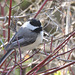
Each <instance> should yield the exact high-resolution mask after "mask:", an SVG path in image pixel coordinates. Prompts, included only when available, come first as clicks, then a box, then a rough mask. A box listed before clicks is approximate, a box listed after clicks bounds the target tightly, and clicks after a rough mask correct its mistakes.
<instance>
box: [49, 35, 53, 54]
mask: <svg viewBox="0 0 75 75" xmlns="http://www.w3.org/2000/svg"><path fill="white" fill-rule="evenodd" d="M52 43H53V36H52V37H51V44H50V53H52Z"/></svg>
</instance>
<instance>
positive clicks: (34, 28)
mask: <svg viewBox="0 0 75 75" xmlns="http://www.w3.org/2000/svg"><path fill="white" fill-rule="evenodd" d="M17 38H18V43H19V44H20V47H24V49H25V50H31V49H34V48H35V47H36V46H38V45H39V44H40V43H42V40H43V31H42V26H41V23H40V21H39V20H37V19H30V20H29V21H27V22H25V23H24V24H23V25H22V26H21V27H20V29H19V30H18V32H16V34H15V35H14V36H13V37H12V39H11V40H10V41H9V43H8V44H7V45H6V46H5V50H6V51H7V53H6V54H5V55H4V56H3V57H2V58H1V59H0V65H1V64H2V63H3V62H4V61H5V60H6V58H7V57H8V56H9V55H10V54H11V53H12V51H13V50H14V49H13V48H18V43H17Z"/></svg>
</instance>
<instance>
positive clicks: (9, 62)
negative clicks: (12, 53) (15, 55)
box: [2, 58, 12, 75]
mask: <svg viewBox="0 0 75 75" xmlns="http://www.w3.org/2000/svg"><path fill="white" fill-rule="evenodd" d="M11 60H12V58H11V59H10V61H9V62H8V64H7V65H6V66H5V68H4V71H3V73H4V72H5V71H6V69H7V67H8V65H9V64H10V62H11ZM2 75H4V74H2Z"/></svg>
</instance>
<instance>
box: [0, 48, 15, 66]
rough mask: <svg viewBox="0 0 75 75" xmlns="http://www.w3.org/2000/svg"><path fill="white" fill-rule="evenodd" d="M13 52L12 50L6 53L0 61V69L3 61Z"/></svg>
mask: <svg viewBox="0 0 75 75" xmlns="http://www.w3.org/2000/svg"><path fill="white" fill-rule="evenodd" d="M13 52H14V49H12V50H9V51H7V53H6V54H5V55H4V56H3V57H2V58H1V59H0V67H1V66H2V65H3V63H4V61H5V60H6V59H7V58H8V56H9V55H10V54H12V53H13Z"/></svg>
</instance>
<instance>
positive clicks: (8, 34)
mask: <svg viewBox="0 0 75 75" xmlns="http://www.w3.org/2000/svg"><path fill="white" fill-rule="evenodd" d="M11 8H12V0H10V8H9V20H8V41H9V40H10V28H9V26H10V20H11Z"/></svg>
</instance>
